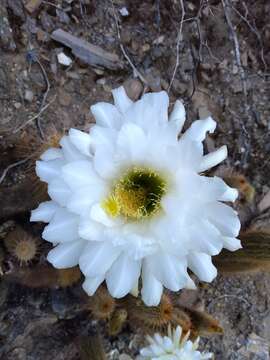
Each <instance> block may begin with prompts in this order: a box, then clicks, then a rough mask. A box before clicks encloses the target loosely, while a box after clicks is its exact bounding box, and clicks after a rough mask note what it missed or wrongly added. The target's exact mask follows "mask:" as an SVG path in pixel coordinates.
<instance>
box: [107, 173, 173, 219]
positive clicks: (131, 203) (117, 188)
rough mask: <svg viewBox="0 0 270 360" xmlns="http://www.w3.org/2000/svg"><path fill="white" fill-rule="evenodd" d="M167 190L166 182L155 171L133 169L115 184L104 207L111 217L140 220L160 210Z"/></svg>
mask: <svg viewBox="0 0 270 360" xmlns="http://www.w3.org/2000/svg"><path fill="white" fill-rule="evenodd" d="M165 188H166V182H165V181H164V180H163V178H162V177H161V176H160V175H159V174H157V173H156V172H155V171H152V170H150V169H145V168H133V169H131V170H129V171H127V172H126V173H125V175H124V176H123V177H121V178H120V180H118V181H117V182H116V183H115V185H114V186H113V190H112V193H111V194H110V196H108V197H107V198H106V199H105V200H104V201H103V204H102V206H103V209H104V210H105V211H106V212H107V214H108V215H110V216H111V217H116V216H119V215H122V216H124V217H125V218H129V219H132V220H140V219H143V218H145V217H147V216H150V215H153V214H155V213H156V212H157V211H158V210H160V201H161V198H162V196H163V195H164V193H165Z"/></svg>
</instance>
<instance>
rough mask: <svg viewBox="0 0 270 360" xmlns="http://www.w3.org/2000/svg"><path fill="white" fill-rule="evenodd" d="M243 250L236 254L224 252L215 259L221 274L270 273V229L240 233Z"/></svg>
mask: <svg viewBox="0 0 270 360" xmlns="http://www.w3.org/2000/svg"><path fill="white" fill-rule="evenodd" d="M239 237H240V239H241V243H242V246H243V248H242V249H240V250H237V251H235V252H229V251H227V250H222V252H221V253H220V254H219V255H218V256H216V257H214V263H215V265H216V266H217V267H218V269H219V270H220V271H221V272H224V273H242V272H246V273H249V272H257V271H270V228H266V229H250V230H247V231H245V232H242V233H240V236H239Z"/></svg>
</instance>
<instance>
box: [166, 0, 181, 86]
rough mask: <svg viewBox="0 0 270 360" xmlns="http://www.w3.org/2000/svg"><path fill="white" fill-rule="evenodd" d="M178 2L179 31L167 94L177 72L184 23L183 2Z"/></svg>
mask: <svg viewBox="0 0 270 360" xmlns="http://www.w3.org/2000/svg"><path fill="white" fill-rule="evenodd" d="M179 1H180V6H181V11H182V14H181V20H180V25H179V30H178V33H177V40H176V61H175V66H174V69H173V74H172V78H171V81H170V85H169V87H168V93H169V92H170V90H171V87H172V84H173V81H174V78H175V75H176V72H177V69H178V66H179V48H180V42H181V39H182V30H183V22H184V18H185V6H184V2H183V0H179Z"/></svg>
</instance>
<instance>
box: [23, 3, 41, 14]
mask: <svg viewBox="0 0 270 360" xmlns="http://www.w3.org/2000/svg"><path fill="white" fill-rule="evenodd" d="M41 4H42V0H29V1H27V3H26V4H25V5H24V7H25V8H26V10H27V11H28V12H29V13H30V14H32V13H33V12H35V11H36V10H38V8H39V7H40V5H41Z"/></svg>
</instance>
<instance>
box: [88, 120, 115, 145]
mask: <svg viewBox="0 0 270 360" xmlns="http://www.w3.org/2000/svg"><path fill="white" fill-rule="evenodd" d="M117 135H118V131H116V130H115V129H110V128H105V127H102V126H98V125H94V126H93V127H92V128H91V130H90V136H91V141H92V146H91V148H92V149H93V150H95V149H96V148H97V147H98V146H100V147H102V148H105V149H106V150H107V151H108V152H110V151H113V149H114V144H115V142H116V138H117Z"/></svg>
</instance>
